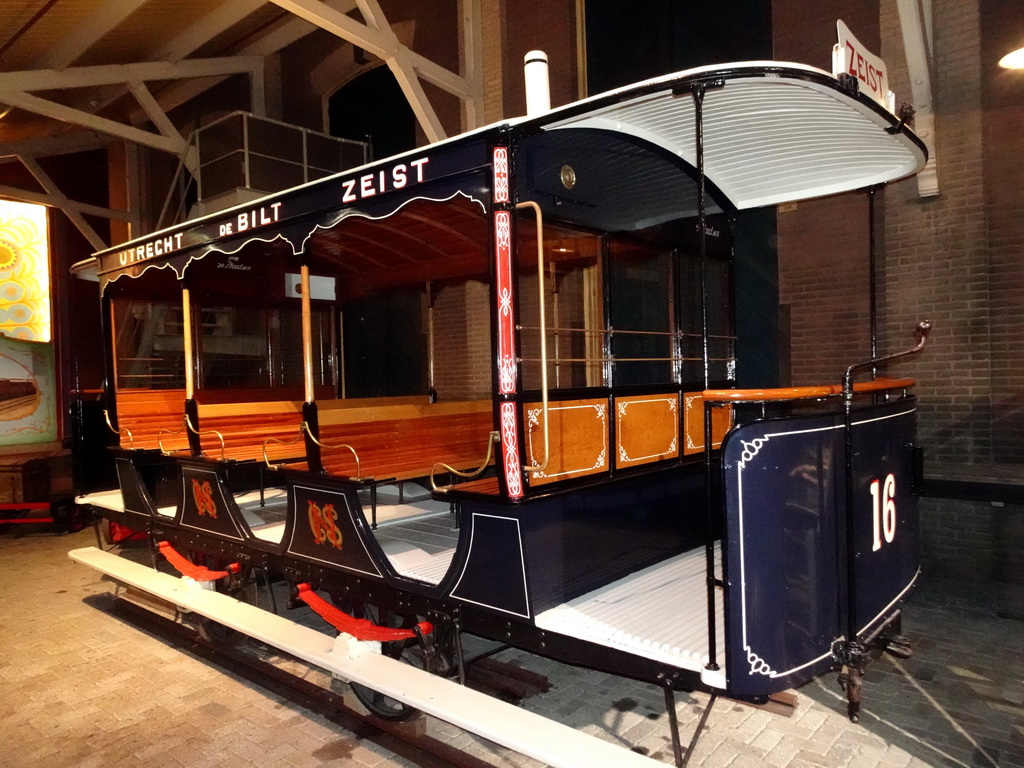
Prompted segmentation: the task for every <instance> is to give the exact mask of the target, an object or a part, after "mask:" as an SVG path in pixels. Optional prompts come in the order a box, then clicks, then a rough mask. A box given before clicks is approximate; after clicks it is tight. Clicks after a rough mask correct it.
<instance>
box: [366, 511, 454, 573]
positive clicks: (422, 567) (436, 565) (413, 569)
mask: <svg viewBox="0 0 1024 768" xmlns="http://www.w3.org/2000/svg"><path fill="white" fill-rule="evenodd" d="M383 509H384V515H390V510H389V509H388V508H387V507H385V508H383ZM381 512H382V507H377V519H378V520H384V522H379V523H378V525H377V530H376V531H375V532H374V533H375V534H376V536H377V541H378V542H379V543H380V545H381V548H382V549H383V550H384V553H385V554H386V555H387V556H388V559H389V560H390V561H391V565H392V566H394V568H395V570H396V571H398V573H400V574H402V575H403V576H408V577H409V578H410V579H417V580H418V581H425V582H427V583H428V584H439V583H440V582H441V579H443V578H444V575H445V574H446V573H447V572H448V567H449V566H450V565H451V562H452V557H453V556H454V554H455V547H456V545H457V544H458V543H459V531H458V529H457V528H455V518H454V517H453V516H452V514H451V512H450V511H449V506H448V504H447V503H445V502H438V501H417V502H415V503H412V504H402V505H400V506H399V507H398V508H397V509H396V510H395V513H397V514H402V516H401V517H390V519H389V517H384V516H382V514H381ZM410 513H411V514H410Z"/></svg>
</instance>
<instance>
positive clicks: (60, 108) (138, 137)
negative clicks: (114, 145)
mask: <svg viewBox="0 0 1024 768" xmlns="http://www.w3.org/2000/svg"><path fill="white" fill-rule="evenodd" d="M0 101H2V102H4V103H6V104H8V105H9V106H12V107H17V108H18V109H24V110H25V111H27V112H34V113H35V114H37V115H43V116H44V117H49V118H51V119H53V120H60V121H61V122H64V123H74V124H75V125H81V126H84V127H86V128H89V129H91V130H94V131H99V132H100V133H106V134H109V135H111V136H116V137H118V138H121V139H125V140H126V141H134V142H135V143H137V144H143V145H145V146H147V147H153V149H159V150H161V151H163V152H170V153H171V154H173V155H181V153H182V152H184V151H185V143H184V141H178V140H174V139H169V138H167V137H166V136H161V135H159V134H156V133H151V132H150V131H144V130H142V129H141V128H134V127H132V126H130V125H125V124H124V123H119V122H117V121H116V120H109V119H107V118H105V117H100V116H99V115H94V114H92V113H90V112H84V111H82V110H80V109H75V108H73V107H67V106H65V105H63V104H58V103H57V102H55V101H49V100H48V99H42V98H40V97H38V96H35V95H33V94H31V93H18V92H16V91H8V92H7V93H2V94H0Z"/></svg>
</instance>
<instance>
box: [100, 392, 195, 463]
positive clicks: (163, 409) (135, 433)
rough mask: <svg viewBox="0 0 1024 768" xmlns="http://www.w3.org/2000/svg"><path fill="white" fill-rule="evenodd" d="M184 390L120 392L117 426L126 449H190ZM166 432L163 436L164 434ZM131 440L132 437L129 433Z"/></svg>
mask: <svg viewBox="0 0 1024 768" xmlns="http://www.w3.org/2000/svg"><path fill="white" fill-rule="evenodd" d="M184 417H185V390H183V389H162V390H147V389H121V390H118V392H117V425H118V427H120V429H121V439H120V445H121V447H122V448H125V449H140V448H142V449H157V448H160V444H161V442H162V443H163V447H164V450H166V451H179V450H187V449H188V436H187V435H186V434H185V431H184V430H185V422H184ZM162 430H166V431H165V432H164V433H163V435H162V436H161V431H162ZM129 432H130V433H131V437H130V438H129V434H128V433H129Z"/></svg>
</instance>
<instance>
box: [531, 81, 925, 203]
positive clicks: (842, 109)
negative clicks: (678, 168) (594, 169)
mask: <svg viewBox="0 0 1024 768" xmlns="http://www.w3.org/2000/svg"><path fill="white" fill-rule="evenodd" d="M698 85H703V86H705V88H706V90H705V94H704V98H703V138H704V173H705V175H706V177H707V179H708V180H709V181H710V182H711V183H712V184H713V185H714V186H715V187H717V188H718V190H719V191H720V192H721V193H722V194H724V195H725V197H727V198H728V199H729V201H730V202H731V203H732V204H733V205H734V206H735V207H736V208H739V209H744V208H756V207H759V206H764V205H775V204H778V203H784V202H789V201H793V200H801V199H806V198H812V197H821V196H824V195H831V194H836V193H839V192H847V191H850V190H854V189H861V188H864V187H869V186H874V185H877V184H885V183H887V182H890V181H895V180H896V179H900V178H903V177H904V176H909V175H911V174H913V173H916V172H917V171H919V170H920V169H921V168H923V167H924V164H925V161H926V160H927V150H926V149H925V147H924V144H923V143H922V142H921V141H920V140H919V139H918V138H917V137H916V136H915V135H914V134H913V133H912V132H911V131H909V130H907V128H906V127H905V126H904V125H903V124H902V123H901V122H900V121H899V120H898V118H897V117H896V116H895V115H892V114H891V113H889V112H888V111H886V110H885V109H883V108H882V107H880V106H879V105H878V104H877V103H876V102H874V101H873V100H871V99H870V98H868V97H867V96H862V95H860V94H859V93H854V92H852V91H848V90H845V89H844V88H843V87H842V86H841V84H840V83H839V81H837V80H836V79H835V78H834V77H833V76H832V75H830V74H829V73H827V72H825V71H823V70H820V69H815V68H813V67H807V66H804V65H800V64H783V63H779V62H747V63H742V64H730V65H725V66H714V67H701V68H698V69H692V70H687V71H685V72H681V73H677V74H674V75H667V76H664V77H659V78H655V79H653V80H648V81H646V82H643V83H638V84H636V85H630V86H628V87H625V88H621V89H619V90H616V91H611V92H609V93H605V94H601V95H598V96H594V97H593V98H590V99H585V100H583V101H580V102H577V103H575V104H571V105H568V106H566V107H563V108H561V109H558V110H553V111H552V112H550V113H548V114H546V115H544V116H542V117H540V118H537V122H539V123H542V125H541V127H542V128H543V129H544V130H548V131H557V130H560V129H569V128H597V129H604V130H610V131H616V132H618V133H624V134H630V135H632V136H634V137H636V138H638V139H641V140H644V141H648V142H651V143H653V144H656V145H658V146H660V147H662V148H663V149H665V150H667V151H668V152H670V153H671V154H673V155H675V156H677V157H679V158H681V159H683V160H685V161H686V162H687V163H688V164H690V165H691V166H694V167H696V165H697V152H696V147H697V138H696V119H695V118H696V110H695V108H694V98H693V96H692V95H691V94H692V93H693V91H694V89H695V88H696V86H698ZM897 126H898V128H897ZM880 129H882V130H880ZM637 181H638V182H640V183H642V180H640V179H638V180H637Z"/></svg>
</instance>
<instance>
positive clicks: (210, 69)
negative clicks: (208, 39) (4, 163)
mask: <svg viewBox="0 0 1024 768" xmlns="http://www.w3.org/2000/svg"><path fill="white" fill-rule="evenodd" d="M262 72H263V59H262V58H261V57H259V56H233V57H227V58H219V59H189V60H187V61H180V62H177V63H171V62H163V61H154V62H139V63H135V64H111V65H106V66H97V67H70V68H68V69H64V70H61V71H57V70H52V69H43V70H31V71H24V72H3V73H0V103H4V104H7V105H8V106H11V107H17V108H19V109H24V110H26V111H28V112H34V113H36V114H39V115H43V116H45V117H49V118H52V119H54V120H60V121H62V122H67V123H74V124H76V125H81V126H84V127H86V128H90V129H92V130H95V131H99V132H101V133H106V134H109V135H111V136H116V137H118V138H121V139H125V140H126V141H131V142H135V143H136V144H142V145H144V146H147V147H152V148H154V149H159V150H162V151H164V152H170V153H171V154H174V155H178V156H179V157H181V156H183V155H184V154H185V152H186V148H187V142H186V141H185V138H184V137H183V136H182V135H181V134H180V133H179V132H178V130H177V129H176V128H175V127H174V125H173V123H172V122H171V120H170V118H169V117H168V116H167V113H166V112H165V111H164V110H163V109H162V108H161V107H160V105H159V104H158V103H157V102H156V100H155V99H154V98H153V96H152V94H150V92H149V90H148V89H147V88H146V87H145V85H144V83H145V81H148V80H176V79H181V78H196V77H209V76H211V75H228V74H238V73H246V74H249V75H250V76H251V77H253V78H255V79H259V80H260V81H262ZM111 84H125V85H126V86H127V87H128V88H129V89H130V90H131V91H132V93H133V94H135V97H136V98H137V99H138V100H139V104H140V106H141V107H142V108H143V110H145V112H146V114H147V115H148V116H149V118H150V119H151V120H152V121H153V124H154V125H155V126H156V128H157V131H158V132H153V131H147V130H144V129H142V128H136V127H135V126H132V125H128V124H125V123H122V122H118V121H117V120H112V119H110V118H107V117H102V116H100V115H96V114H93V113H91V112H87V111H85V110H83V109H79V108H77V107H72V106H69V105H67V104H62V103H60V102H57V101H53V100H51V99H45V98H42V97H41V96H37V95H35V94H34V93H32V91H48V90H58V89H68V88H92V87H97V86H103V85H111ZM0 151H2V147H0Z"/></svg>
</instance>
